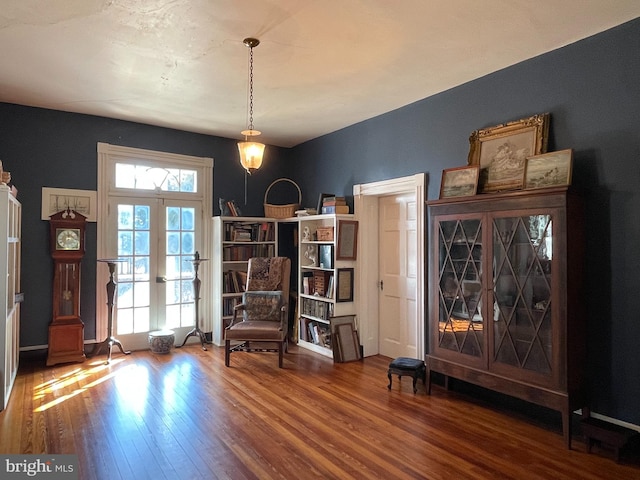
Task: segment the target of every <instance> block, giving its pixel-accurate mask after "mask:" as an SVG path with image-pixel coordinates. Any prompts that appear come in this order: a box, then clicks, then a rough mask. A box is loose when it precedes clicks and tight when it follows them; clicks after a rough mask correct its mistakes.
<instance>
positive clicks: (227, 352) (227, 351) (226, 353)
mask: <svg viewBox="0 0 640 480" xmlns="http://www.w3.org/2000/svg"><path fill="white" fill-rule="evenodd" d="M230 356H231V340H225V341H224V366H225V367H228V366H229V357H230Z"/></svg>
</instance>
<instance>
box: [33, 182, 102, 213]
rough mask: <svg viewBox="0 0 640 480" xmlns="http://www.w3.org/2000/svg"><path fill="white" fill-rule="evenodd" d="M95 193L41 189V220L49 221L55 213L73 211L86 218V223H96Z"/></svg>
mask: <svg viewBox="0 0 640 480" xmlns="http://www.w3.org/2000/svg"><path fill="white" fill-rule="evenodd" d="M96 198H97V197H96V192H94V191H93V190H69V189H66V188H50V187H42V211H41V217H40V218H41V219H42V220H49V217H50V216H51V215H53V214H55V213H58V212H61V211H63V210H66V209H67V208H69V209H71V210H75V211H76V212H78V213H81V214H82V215H84V216H85V217H87V222H96V221H97V203H96Z"/></svg>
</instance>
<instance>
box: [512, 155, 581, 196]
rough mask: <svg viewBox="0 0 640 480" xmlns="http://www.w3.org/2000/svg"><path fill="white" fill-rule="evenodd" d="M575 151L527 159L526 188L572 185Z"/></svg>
mask: <svg viewBox="0 0 640 480" xmlns="http://www.w3.org/2000/svg"><path fill="white" fill-rule="evenodd" d="M572 170H573V150H572V149H570V148H569V149H567V150H559V151H557V152H549V153H543V154H542V155H535V156H533V157H527V163H526V167H525V172H524V188H526V189H533V188H547V187H559V186H568V185H571V172H572Z"/></svg>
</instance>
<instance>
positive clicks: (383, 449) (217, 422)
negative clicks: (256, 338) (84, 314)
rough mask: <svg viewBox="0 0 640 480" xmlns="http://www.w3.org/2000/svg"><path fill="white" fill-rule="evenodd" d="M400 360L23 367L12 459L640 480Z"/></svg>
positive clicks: (183, 468)
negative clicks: (404, 372)
mask: <svg viewBox="0 0 640 480" xmlns="http://www.w3.org/2000/svg"><path fill="white" fill-rule="evenodd" d="M389 361H390V359H389V358H386V357H381V356H375V357H369V358H366V359H365V360H364V361H363V362H353V363H346V364H333V363H332V362H331V361H330V360H329V359H326V358H324V357H320V356H317V355H316V354H313V353H311V352H308V351H306V350H303V349H298V348H296V347H295V346H294V347H292V348H290V352H289V353H288V354H285V361H284V367H285V368H284V369H278V368H277V357H276V354H273V353H252V354H247V353H234V354H232V356H231V367H230V368H226V367H225V366H224V351H223V349H222V348H218V347H213V346H212V347H211V348H210V350H209V351H207V352H203V351H202V350H201V349H200V348H199V345H189V346H187V347H185V348H183V349H178V350H173V351H172V353H171V354H169V355H165V356H158V355H153V354H151V353H150V352H134V353H133V354H131V355H129V356H122V355H119V354H118V355H114V360H113V362H112V364H111V365H110V366H105V365H103V362H104V356H102V357H99V358H98V359H92V360H87V361H86V362H85V363H83V364H70V365H63V366H55V367H52V368H46V367H44V361H37V362H34V361H26V360H22V363H21V367H20V372H19V375H18V378H17V381H16V385H15V388H14V392H13V395H12V398H11V400H10V402H9V405H8V407H7V409H6V410H5V411H3V412H1V413H0V432H1V437H0V452H2V453H54V454H63V453H73V454H77V455H78V457H79V462H80V465H79V467H80V478H81V479H98V480H103V479H126V480H131V479H146V478H149V479H154V480H162V479H171V480H174V479H198V478H203V479H214V478H215V479H224V478H230V479H271V478H279V479H298V478H304V479H310V478H323V479H324V478H339V479H349V478H352V479H367V478H371V479H418V478H426V479H446V480H457V479H487V478H491V479H496V478H500V479H571V480H574V479H593V480H596V479H598V480H599V479H609V478H610V479H614V478H615V479H640V465H639V464H638V462H636V461H635V460H634V459H633V458H631V459H627V458H623V462H622V463H621V464H616V463H615V462H614V461H613V459H612V458H613V456H612V452H609V451H607V450H602V449H597V448H596V449H594V452H595V453H593V454H590V455H589V454H587V453H585V451H584V443H582V442H581V440H580V437H579V435H575V436H574V445H573V450H567V449H566V448H565V446H564V442H563V438H562V433H561V422H560V418H559V416H558V418H557V421H554V422H551V423H547V424H545V423H540V422H539V421H538V420H536V419H535V418H532V417H531V416H525V415H523V414H521V413H517V412H515V411H512V410H509V411H506V412H505V410H502V411H501V410H500V409H498V408H495V407H490V406H487V405H485V404H484V403H483V402H481V401H478V400H476V399H475V398H474V397H471V396H468V395H464V394H461V393H456V392H452V391H446V390H444V389H443V388H441V387H438V386H434V388H433V391H432V395H431V396H427V395H425V392H424V388H423V387H422V385H420V388H419V390H418V393H417V394H416V395H414V394H413V392H412V387H411V379H410V378H409V377H405V378H403V380H402V382H398V378H397V377H394V380H393V388H392V390H391V391H389V390H387V375H386V370H387V366H388V363H389Z"/></svg>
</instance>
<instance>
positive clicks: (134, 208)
mask: <svg viewBox="0 0 640 480" xmlns="http://www.w3.org/2000/svg"><path fill="white" fill-rule="evenodd" d="M200 207H201V205H200V203H199V202H189V201H185V200H167V199H162V198H144V197H132V198H127V197H112V198H111V199H110V200H109V220H108V222H109V226H110V228H109V232H110V235H109V236H110V240H111V242H114V243H115V245H114V247H113V248H112V249H111V250H112V251H116V252H117V257H118V259H119V260H121V262H118V264H117V293H116V301H115V307H114V316H113V318H114V335H115V336H116V337H117V338H118V340H120V341H121V342H122V343H123V344H124V345H126V347H127V349H139V348H144V347H145V346H146V344H147V341H148V332H150V331H153V330H158V329H163V328H168V329H172V330H174V332H175V334H176V339H179V338H182V337H184V335H186V334H187V333H188V332H189V330H190V329H191V328H192V327H193V326H194V325H195V309H194V292H193V273H194V270H193V263H192V262H191V260H192V259H193V258H194V254H195V252H196V249H197V248H198V245H200V244H201V239H200V230H201V226H200V223H201V221H200V219H201V218H202V212H201V208H200Z"/></svg>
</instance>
